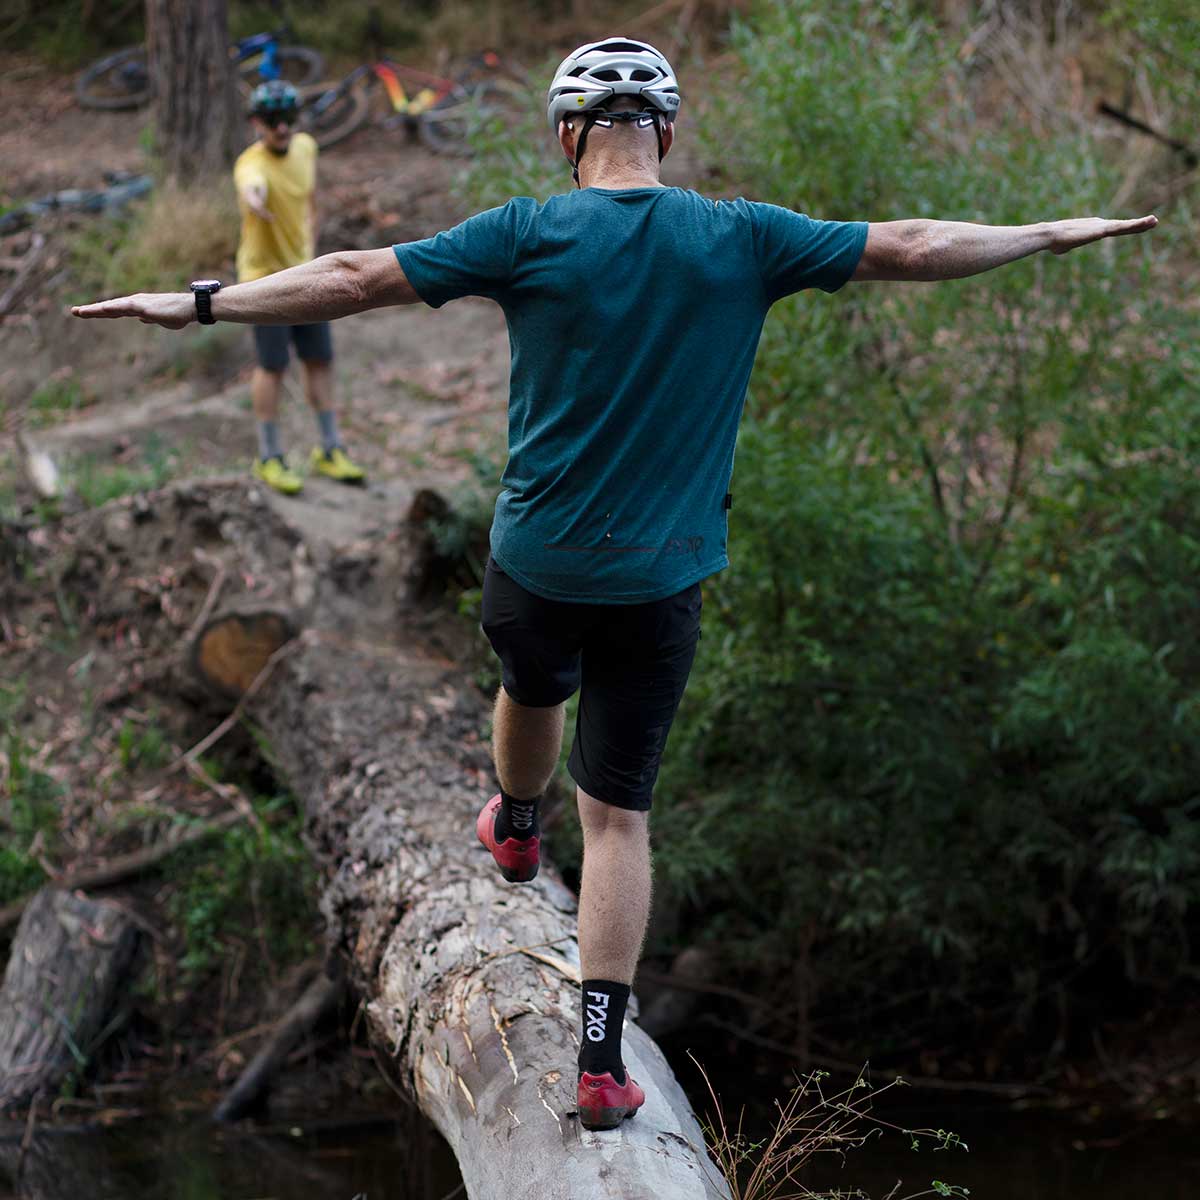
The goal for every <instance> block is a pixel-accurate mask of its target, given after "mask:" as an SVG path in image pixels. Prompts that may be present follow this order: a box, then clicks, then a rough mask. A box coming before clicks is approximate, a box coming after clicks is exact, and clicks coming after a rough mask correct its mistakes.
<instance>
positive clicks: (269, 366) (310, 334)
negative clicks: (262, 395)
mask: <svg viewBox="0 0 1200 1200" xmlns="http://www.w3.org/2000/svg"><path fill="white" fill-rule="evenodd" d="M289 342H295V343H296V353H297V354H298V355H299V356H300V359H301V361H302V362H311V363H328V362H333V335H332V333H330V330H329V322H328V321H318V322H317V323H316V324H315V325H255V327H254V348H255V350H257V351H258V365H259V366H260V367H262V369H263V370H264V371H282V370H284V369H286V367H287V365H288V343H289Z"/></svg>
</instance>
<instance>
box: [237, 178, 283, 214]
mask: <svg viewBox="0 0 1200 1200" xmlns="http://www.w3.org/2000/svg"><path fill="white" fill-rule="evenodd" d="M242 199H243V200H244V201H245V202H246V207H247V208H248V209H249V210H250V211H251V212H252V213H253V214H254V215H255V216H256V217H259V218H261V219H262V220H264V221H273V220H275V218H274V217H273V216H272V215H271V210H270V209H269V208H268V207H267V185H266V184H265V183H252V184H250V185H249V186H247V187H244V188H242Z"/></svg>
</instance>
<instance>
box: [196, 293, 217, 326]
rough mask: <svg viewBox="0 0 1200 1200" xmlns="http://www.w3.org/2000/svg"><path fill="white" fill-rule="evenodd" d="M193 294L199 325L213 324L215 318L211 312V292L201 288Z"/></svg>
mask: <svg viewBox="0 0 1200 1200" xmlns="http://www.w3.org/2000/svg"><path fill="white" fill-rule="evenodd" d="M193 294H194V295H195V297H196V319H197V320H198V321H199V322H200V324H201V325H215V324H216V323H217V318H216V317H214V316H213V314H212V292H210V291H207V290H202V291H197V292H194V293H193Z"/></svg>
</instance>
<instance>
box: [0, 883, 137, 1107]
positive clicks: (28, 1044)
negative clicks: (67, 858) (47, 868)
mask: <svg viewBox="0 0 1200 1200" xmlns="http://www.w3.org/2000/svg"><path fill="white" fill-rule="evenodd" d="M137 943H138V930H137V927H136V926H135V925H134V924H133V922H132V921H131V920H130V919H129V918H128V917H127V916H126V915H125V914H124V913H123V912H122V911H121V910H120V909H119V908H116V907H115V906H113V905H111V904H98V903H96V902H95V901H92V900H87V899H85V898H84V897H82V896H77V895H75V894H73V893H71V892H64V891H61V890H59V889H58V888H52V887H47V888H43V889H42V890H41V891H40V892H38V893H37V895H36V896H35V897H34V898H33V900H32V901H31V902H30V903H29V905H28V906H27V908H26V909H25V913H24V915H23V916H22V918H21V923H20V925H19V926H18V927H17V935H16V938H15V940H14V942H13V946H12V951H11V953H10V954H9V958H8V966H7V968H6V969H5V972H4V984H3V986H2V987H0V1013H3V1014H4V1021H3V1022H2V1023H0V1110H3V1109H5V1108H12V1107H15V1106H17V1105H23V1104H27V1103H28V1102H29V1101H30V1100H32V1099H33V1098H34V1097H35V1096H37V1095H39V1094H42V1093H50V1092H53V1091H55V1090H57V1088H58V1086H59V1084H60V1083H61V1082H62V1081H63V1079H65V1078H66V1076H67V1075H68V1074H69V1073H70V1072H71V1071H72V1070H73V1069H75V1068H77V1067H78V1068H81V1067H83V1066H84V1065H85V1064H86V1062H87V1059H88V1056H89V1055H90V1054H91V1052H92V1051H93V1050H94V1049H95V1044H96V1042H97V1038H98V1036H99V1035H100V1034H101V1033H102V1031H103V1029H104V1028H105V1025H106V1023H107V1022H108V1020H109V1017H110V1016H111V1014H112V1012H113V1009H114V1008H115V1006H116V1003H117V1000H118V997H119V995H120V991H121V989H122V987H123V986H124V985H125V982H126V979H125V976H126V973H127V972H128V970H129V966H130V963H131V962H132V960H133V956H134V954H135V952H136V949H137Z"/></svg>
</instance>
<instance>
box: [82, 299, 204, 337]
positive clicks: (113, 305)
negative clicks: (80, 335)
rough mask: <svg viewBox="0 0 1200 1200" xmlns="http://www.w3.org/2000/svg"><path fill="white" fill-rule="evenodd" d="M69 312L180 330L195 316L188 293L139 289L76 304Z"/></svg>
mask: <svg viewBox="0 0 1200 1200" xmlns="http://www.w3.org/2000/svg"><path fill="white" fill-rule="evenodd" d="M71 312H72V314H73V315H74V316H77V317H85V318H92V317H137V319H138V320H139V321H141V322H143V323H144V324H146V325H162V326H164V327H165V328H167V329H182V328H183V327H184V326H185V325H190V324H191V323H192V321H194V320H195V319H196V298H195V297H194V296H193V295H192V293H191V292H139V293H138V294H137V295H136V296H121V297H120V298H118V299H116V300H101V301H100V302H99V303H97V304H76V305H74V306H72V308H71Z"/></svg>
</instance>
